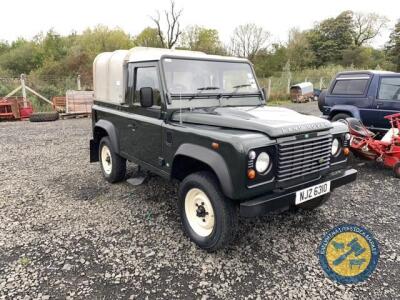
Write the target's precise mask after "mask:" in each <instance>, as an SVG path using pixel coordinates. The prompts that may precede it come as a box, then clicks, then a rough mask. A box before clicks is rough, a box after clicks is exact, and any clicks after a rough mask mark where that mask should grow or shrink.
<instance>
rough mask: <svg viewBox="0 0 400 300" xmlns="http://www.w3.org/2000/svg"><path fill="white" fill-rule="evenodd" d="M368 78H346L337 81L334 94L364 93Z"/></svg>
mask: <svg viewBox="0 0 400 300" xmlns="http://www.w3.org/2000/svg"><path fill="white" fill-rule="evenodd" d="M367 83H368V79H345V80H338V81H336V84H335V86H334V87H333V90H332V94H333V95H364V92H365V88H366V87H367Z"/></svg>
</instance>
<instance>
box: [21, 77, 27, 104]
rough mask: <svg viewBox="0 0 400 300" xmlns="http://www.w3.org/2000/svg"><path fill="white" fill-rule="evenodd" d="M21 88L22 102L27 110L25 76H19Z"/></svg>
mask: <svg viewBox="0 0 400 300" xmlns="http://www.w3.org/2000/svg"><path fill="white" fill-rule="evenodd" d="M21 88H22V99H23V101H24V108H27V107H28V104H27V102H26V89H25V74H21Z"/></svg>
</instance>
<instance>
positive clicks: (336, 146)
mask: <svg viewBox="0 0 400 300" xmlns="http://www.w3.org/2000/svg"><path fill="white" fill-rule="evenodd" d="M339 150H340V142H339V140H338V139H334V140H333V142H332V149H331V154H332V155H333V156H336V155H337V154H338V153H339Z"/></svg>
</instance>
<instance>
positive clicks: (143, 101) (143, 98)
mask: <svg viewBox="0 0 400 300" xmlns="http://www.w3.org/2000/svg"><path fill="white" fill-rule="evenodd" d="M139 97H140V105H141V106H142V107H152V106H153V89H152V88H151V87H142V88H141V89H140V95H139Z"/></svg>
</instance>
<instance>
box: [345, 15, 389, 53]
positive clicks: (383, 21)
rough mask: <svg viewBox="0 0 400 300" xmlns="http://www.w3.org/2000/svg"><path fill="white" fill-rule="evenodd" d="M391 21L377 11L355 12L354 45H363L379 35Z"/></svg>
mask: <svg viewBox="0 0 400 300" xmlns="http://www.w3.org/2000/svg"><path fill="white" fill-rule="evenodd" d="M388 22H389V20H388V18H386V17H384V16H380V15H378V14H376V13H369V14H363V13H354V14H353V31H352V36H353V40H354V45H355V46H356V47H361V46H363V45H365V44H368V43H369V42H370V41H372V40H373V39H374V38H375V37H377V36H378V35H379V34H380V33H381V31H382V29H384V28H385V27H386V25H387V23H388Z"/></svg>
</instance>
